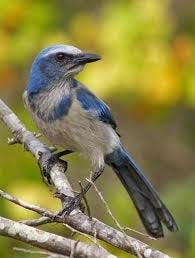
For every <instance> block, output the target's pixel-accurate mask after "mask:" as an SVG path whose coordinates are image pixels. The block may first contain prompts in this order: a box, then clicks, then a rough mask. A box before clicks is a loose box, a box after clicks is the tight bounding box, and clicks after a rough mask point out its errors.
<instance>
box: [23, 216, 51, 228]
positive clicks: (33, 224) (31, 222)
mask: <svg viewBox="0 0 195 258" xmlns="http://www.w3.org/2000/svg"><path fill="white" fill-rule="evenodd" d="M19 222H20V223H23V224H25V225H28V226H31V227H38V226H41V225H44V224H48V223H53V222H55V221H52V220H51V219H50V218H48V217H40V218H38V219H31V220H20V221H19Z"/></svg>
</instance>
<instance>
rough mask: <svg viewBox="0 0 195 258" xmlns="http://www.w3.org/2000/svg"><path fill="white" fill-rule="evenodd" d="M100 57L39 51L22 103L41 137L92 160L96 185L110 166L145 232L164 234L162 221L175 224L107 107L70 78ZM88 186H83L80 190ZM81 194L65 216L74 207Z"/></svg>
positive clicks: (63, 49)
mask: <svg viewBox="0 0 195 258" xmlns="http://www.w3.org/2000/svg"><path fill="white" fill-rule="evenodd" d="M99 59H101V58H100V56H99V55H96V54H92V53H86V52H83V51H81V50H80V49H78V48H76V47H73V46H68V45H55V46H51V47H48V48H46V49H43V50H42V51H41V52H40V53H39V54H38V55H37V57H36V58H35V60H34V62H33V64H32V68H31V72H30V78H29V81H28V85H27V88H26V90H25V92H24V95H23V99H24V102H25V104H26V106H27V108H28V110H29V111H30V113H31V115H32V118H33V120H34V121H35V123H36V125H37V127H38V128H39V130H40V131H41V133H42V134H43V135H44V136H45V137H47V138H48V139H49V141H50V142H51V143H52V144H54V145H59V146H61V147H63V148H64V149H65V150H67V151H65V152H64V154H65V153H70V152H74V151H76V152H80V153H82V154H84V155H85V156H87V157H88V158H89V159H90V160H91V162H92V167H93V171H94V173H93V174H92V177H91V178H92V180H93V181H95V180H96V179H97V178H98V177H99V176H100V174H101V173H102V171H103V169H104V167H105V164H107V165H109V166H111V167H112V169H113V170H114V171H115V173H116V174H117V176H118V177H119V179H120V180H121V182H122V184H123V185H124V187H125V189H126V190H127V192H128V194H129V195H130V197H131V199H132V201H133V203H134V205H135V207H136V209H137V211H138V214H139V216H140V218H141V220H142V222H143V225H144V226H145V228H146V230H147V232H148V233H149V234H150V235H152V236H154V237H156V238H158V237H162V236H163V235H164V233H163V228H162V223H163V224H165V225H166V227H167V228H168V229H169V230H170V231H172V232H174V231H177V225H176V223H175V220H174V219H173V217H172V215H171V214H170V212H169V211H168V209H167V208H166V206H165V205H164V203H163V202H162V201H161V200H160V198H159V196H158V194H157V192H156V191H155V189H154V188H153V186H152V185H151V183H150V182H149V180H148V179H147V178H146V177H145V176H144V174H143V173H142V172H141V170H140V169H139V168H138V167H137V165H136V164H135V162H134V161H133V160H132V158H131V157H130V156H129V154H128V153H127V151H126V150H125V148H124V147H123V146H122V144H121V142H120V138H119V135H118V134H117V132H116V122H115V120H114V118H113V116H112V114H111V111H110V108H109V107H108V106H107V105H106V104H105V103H104V102H103V101H102V100H101V99H99V98H98V97H96V96H95V95H94V94H93V93H92V92H91V91H90V90H89V89H87V88H86V87H85V86H84V85H83V84H82V83H80V82H79V81H77V80H76V79H74V77H75V75H76V74H78V73H79V72H81V71H82V70H83V68H84V66H85V65H86V64H87V63H90V62H94V61H97V60H99ZM89 188H90V184H88V185H87V186H86V188H85V192H87V190H88V189H89ZM81 197H82V196H81V194H79V195H78V196H76V197H75V199H74V200H73V202H70V207H69V209H68V210H65V211H64V212H66V211H67V212H68V213H70V212H71V211H72V210H73V209H74V208H76V207H77V206H78V205H79V202H80V200H81Z"/></svg>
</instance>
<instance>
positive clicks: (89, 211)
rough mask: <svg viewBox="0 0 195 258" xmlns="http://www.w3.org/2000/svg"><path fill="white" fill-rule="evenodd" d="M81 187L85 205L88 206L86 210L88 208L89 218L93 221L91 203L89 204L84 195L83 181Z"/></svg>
mask: <svg viewBox="0 0 195 258" xmlns="http://www.w3.org/2000/svg"><path fill="white" fill-rule="evenodd" d="M79 185H80V188H81V192H82V196H83V200H84V201H85V205H86V208H87V214H88V216H89V218H90V219H91V220H92V216H91V210H90V207H89V203H88V201H87V198H86V196H85V194H84V193H83V185H82V183H81V181H79Z"/></svg>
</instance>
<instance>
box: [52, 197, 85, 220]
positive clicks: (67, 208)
mask: <svg viewBox="0 0 195 258" xmlns="http://www.w3.org/2000/svg"><path fill="white" fill-rule="evenodd" d="M82 197H83V196H82V194H81V193H79V194H77V195H76V196H75V197H69V200H68V201H67V200H66V202H65V203H64V208H63V209H62V210H61V211H60V212H59V213H58V214H57V215H58V216H65V215H69V214H70V213H71V212H72V211H73V210H75V209H76V208H79V209H80V210H81V211H82V212H84V209H85V207H84V205H83V204H82V202H81V200H82ZM58 198H60V199H61V197H59V196H58Z"/></svg>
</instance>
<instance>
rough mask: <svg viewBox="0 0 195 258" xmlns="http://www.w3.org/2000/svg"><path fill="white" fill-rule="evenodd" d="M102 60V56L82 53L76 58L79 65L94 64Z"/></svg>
mask: <svg viewBox="0 0 195 258" xmlns="http://www.w3.org/2000/svg"><path fill="white" fill-rule="evenodd" d="M100 59H101V56H99V55H96V54H92V53H81V54H79V55H77V57H76V61H77V62H78V63H79V64H87V63H92V62H96V61H98V60H100Z"/></svg>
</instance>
